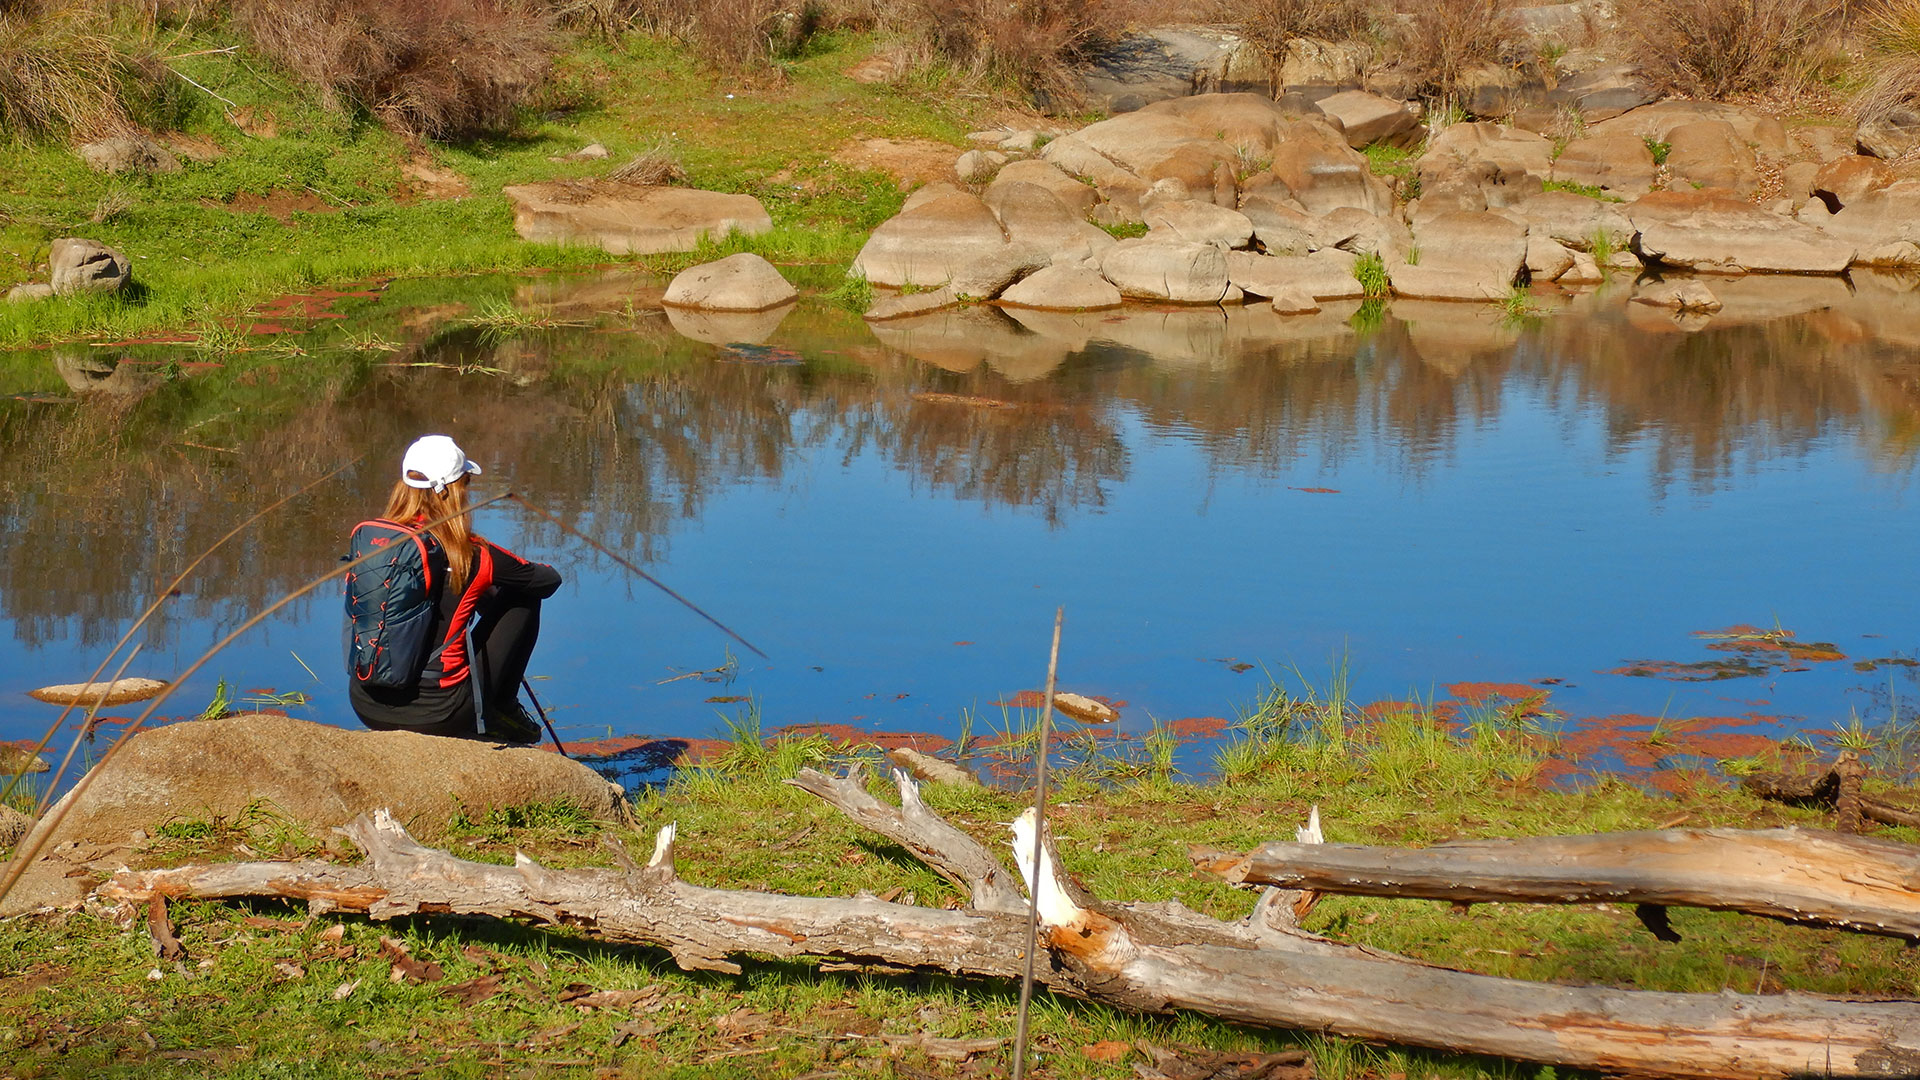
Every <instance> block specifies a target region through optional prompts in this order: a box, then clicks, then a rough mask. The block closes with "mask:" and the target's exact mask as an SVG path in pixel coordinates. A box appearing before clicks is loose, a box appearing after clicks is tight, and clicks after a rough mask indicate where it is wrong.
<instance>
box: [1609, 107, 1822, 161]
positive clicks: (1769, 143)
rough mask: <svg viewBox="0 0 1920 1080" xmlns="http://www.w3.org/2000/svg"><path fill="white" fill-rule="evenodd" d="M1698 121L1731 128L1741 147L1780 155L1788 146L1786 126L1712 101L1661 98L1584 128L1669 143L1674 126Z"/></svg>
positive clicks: (1760, 115)
mask: <svg viewBox="0 0 1920 1080" xmlns="http://www.w3.org/2000/svg"><path fill="white" fill-rule="evenodd" d="M1701 120H1718V121H1721V122H1723V123H1726V124H1728V125H1729V126H1731V127H1732V128H1733V132H1734V137H1735V138H1737V139H1738V140H1739V141H1740V143H1741V144H1742V145H1744V146H1748V147H1752V148H1754V149H1756V150H1758V151H1759V152H1761V153H1763V154H1773V155H1784V154H1786V153H1788V151H1789V150H1790V149H1791V144H1790V143H1789V142H1788V140H1787V129H1786V126H1785V125H1783V124H1781V123H1780V121H1779V120H1776V119H1774V118H1773V117H1771V116H1766V115H1763V114H1761V113H1757V112H1753V111H1751V110H1748V109H1743V108H1740V107H1739V106H1737V105H1722V104H1719V103H1717V102H1712V101H1677V100H1674V101H1661V102H1656V103H1655V104H1652V105H1646V106H1642V107H1641V108H1638V109H1634V110H1632V111H1630V112H1627V113H1623V114H1621V115H1619V116H1616V117H1614V118H1613V119H1611V120H1607V121H1605V122H1603V123H1598V124H1594V125H1593V126H1591V127H1589V128H1588V129H1587V134H1589V135H1617V134H1621V133H1625V134H1629V135H1637V136H1640V137H1641V138H1646V139H1652V140H1654V141H1655V142H1669V143H1670V142H1671V141H1672V135H1673V131H1674V129H1675V128H1677V127H1680V126H1681V125H1683V124H1692V123H1696V122H1698V121H1701Z"/></svg>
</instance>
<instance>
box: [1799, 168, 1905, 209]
mask: <svg viewBox="0 0 1920 1080" xmlns="http://www.w3.org/2000/svg"><path fill="white" fill-rule="evenodd" d="M1897 179H1898V177H1897V176H1895V174H1894V171H1893V169H1892V168H1891V167H1890V166H1889V165H1888V164H1887V163H1886V162H1884V161H1881V160H1880V159H1879V158H1876V157H1870V156H1868V155H1866V154H1848V155H1847V156H1845V157H1838V158H1834V159H1833V160H1832V161H1829V162H1827V163H1826V164H1825V165H1822V166H1820V169H1819V171H1818V172H1815V173H1814V174H1813V177H1812V179H1811V180H1810V181H1809V182H1808V184H1807V193H1808V194H1811V195H1814V196H1816V197H1817V198H1819V200H1820V201H1821V202H1824V203H1826V204H1827V209H1828V210H1831V211H1834V212H1836V213H1838V212H1839V211H1840V210H1841V209H1843V208H1844V207H1846V206H1847V205H1848V204H1849V203H1855V202H1858V201H1860V199H1861V198H1863V197H1865V196H1866V195H1867V194H1869V193H1871V192H1875V191H1878V190H1880V189H1881V188H1884V187H1887V186H1888V185H1890V184H1892V183H1894V182H1895V181H1896V180H1897Z"/></svg>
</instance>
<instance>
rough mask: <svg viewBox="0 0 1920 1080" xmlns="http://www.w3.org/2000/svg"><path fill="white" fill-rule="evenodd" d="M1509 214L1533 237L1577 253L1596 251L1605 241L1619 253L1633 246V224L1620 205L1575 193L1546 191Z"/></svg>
mask: <svg viewBox="0 0 1920 1080" xmlns="http://www.w3.org/2000/svg"><path fill="white" fill-rule="evenodd" d="M1506 213H1508V214H1511V215H1515V216H1518V217H1519V218H1521V219H1522V220H1524V221H1525V222H1526V223H1527V230H1528V233H1529V235H1534V236H1543V237H1546V238H1547V239H1550V240H1553V241H1554V242H1556V243H1559V244H1563V245H1565V246H1567V247H1570V248H1572V249H1574V250H1575V251H1592V250H1593V249H1594V247H1595V246H1596V244H1597V243H1598V242H1600V241H1601V240H1602V239H1603V238H1604V240H1605V245H1606V246H1607V247H1609V248H1612V249H1613V250H1616V251H1618V250H1621V249H1623V248H1626V247H1628V246H1629V245H1631V244H1632V243H1633V222H1632V221H1631V220H1630V219H1629V218H1628V217H1627V215H1626V214H1625V213H1624V212H1623V210H1622V207H1621V205H1620V204H1619V203H1608V202H1601V201H1600V200H1598V199H1590V198H1587V197H1586V196H1584V195H1576V194H1574V193H1573V192H1571V191H1543V192H1541V193H1539V194H1538V195H1533V196H1530V197H1528V198H1526V199H1524V200H1522V201H1521V202H1518V203H1515V204H1514V205H1513V206H1510V207H1508V208H1506Z"/></svg>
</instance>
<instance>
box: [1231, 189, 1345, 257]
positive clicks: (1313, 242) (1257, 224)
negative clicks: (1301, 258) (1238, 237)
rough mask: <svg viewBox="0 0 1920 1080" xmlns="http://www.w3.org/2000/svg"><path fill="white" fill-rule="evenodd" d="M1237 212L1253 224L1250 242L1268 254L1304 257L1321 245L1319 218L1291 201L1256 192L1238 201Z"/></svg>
mask: <svg viewBox="0 0 1920 1080" xmlns="http://www.w3.org/2000/svg"><path fill="white" fill-rule="evenodd" d="M1240 213H1241V214H1242V215H1243V216H1245V217H1246V219H1247V220H1248V221H1249V222H1250V223H1251V224H1252V225H1253V237H1254V239H1255V240H1258V241H1259V242H1260V246H1261V247H1264V248H1266V249H1267V254H1269V255H1305V254H1307V253H1308V252H1311V251H1314V250H1316V249H1318V248H1321V247H1324V246H1325V245H1323V244H1321V243H1320V241H1319V235H1320V233H1319V229H1318V228H1317V223H1318V221H1319V219H1318V218H1315V217H1314V216H1313V215H1311V214H1309V213H1307V212H1306V211H1304V210H1302V209H1300V208H1299V206H1298V204H1296V203H1294V201H1293V200H1292V199H1278V198H1274V197H1273V196H1271V195H1267V194H1264V193H1256V194H1253V195H1249V196H1247V197H1246V198H1245V199H1244V200H1242V201H1241V203H1240Z"/></svg>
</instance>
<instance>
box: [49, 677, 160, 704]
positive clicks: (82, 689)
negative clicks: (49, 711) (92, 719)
mask: <svg viewBox="0 0 1920 1080" xmlns="http://www.w3.org/2000/svg"><path fill="white" fill-rule="evenodd" d="M166 688H167V684H166V683H163V682H161V681H160V680H158V679H121V680H119V681H117V682H113V683H62V684H61V685H59V686H43V687H41V688H40V689H38V690H32V691H28V696H29V697H31V698H33V699H34V700H35V701H44V702H46V703H47V704H49V705H83V706H90V705H92V704H94V703H95V702H99V703H100V704H101V705H125V704H127V703H128V702H130V701H145V700H147V699H148V698H151V697H156V696H158V695H159V693H160V691H162V690H165V689H166ZM103 691H104V692H105V694H106V696H105V697H104V698H103V697H101V696H100V695H101V693H102V692H103Z"/></svg>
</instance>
